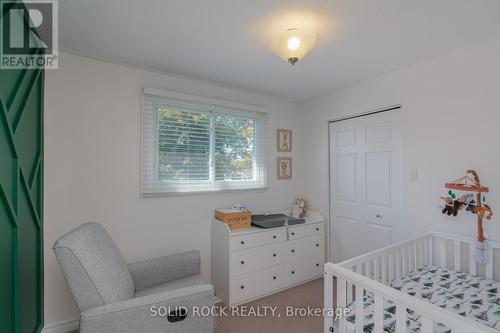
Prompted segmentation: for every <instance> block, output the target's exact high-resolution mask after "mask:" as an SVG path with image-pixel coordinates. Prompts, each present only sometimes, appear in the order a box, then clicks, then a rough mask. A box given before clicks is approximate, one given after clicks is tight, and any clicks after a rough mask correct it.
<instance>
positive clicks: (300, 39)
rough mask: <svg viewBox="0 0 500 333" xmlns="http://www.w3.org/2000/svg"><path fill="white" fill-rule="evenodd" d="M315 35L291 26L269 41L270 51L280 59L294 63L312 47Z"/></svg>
mask: <svg viewBox="0 0 500 333" xmlns="http://www.w3.org/2000/svg"><path fill="white" fill-rule="evenodd" d="M315 43H316V36H315V35H314V34H313V33H310V32H306V31H301V30H299V29H296V28H293V29H288V30H287V31H284V32H282V33H281V34H279V35H278V36H276V37H275V38H274V39H273V40H272V42H271V51H273V52H274V53H276V54H277V55H278V56H279V57H280V58H281V59H283V60H285V61H288V62H289V63H291V64H292V65H295V63H296V62H297V61H299V60H300V59H302V58H304V56H305V55H306V54H307V53H308V52H309V51H310V50H311V49H312V48H313V46H314V44H315Z"/></svg>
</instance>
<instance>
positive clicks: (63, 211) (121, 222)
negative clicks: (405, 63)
mask: <svg viewBox="0 0 500 333" xmlns="http://www.w3.org/2000/svg"><path fill="white" fill-rule="evenodd" d="M143 86H150V87H157V88H163V89H169V90H174V91H178V92H182V93H188V94H195V95H200V96H205V97H211V98H220V99H224V100H228V101H235V102H240V103H246V104H253V105H260V106H263V107H265V108H267V109H268V110H269V111H270V112H271V114H270V121H269V125H270V130H269V131H270V132H269V177H268V178H269V189H268V190H266V191H247V192H231V193H219V194H210V195H182V196H175V197H157V198H147V199H141V197H140V169H139V167H140V141H141V139H140V131H141V128H140V124H141V116H140V114H141V112H140V110H141V103H140V98H141V94H140V92H141V88H142V87H143ZM45 89H46V91H45V92H46V95H45V96H46V97H45V223H44V229H45V236H44V237H45V322H46V324H47V325H48V326H49V327H51V326H53V325H54V324H55V323H58V322H64V321H66V320H71V319H75V318H76V317H77V315H78V312H77V308H76V305H75V303H74V301H73V298H72V296H71V294H70V292H69V290H68V288H67V285H66V283H65V282H64V280H63V277H62V274H61V272H60V269H59V266H58V264H57V262H56V259H55V257H54V254H53V252H52V250H51V246H52V244H53V242H54V241H55V240H56V239H57V238H58V237H60V236H61V235H63V234H64V233H66V232H67V231H69V230H71V229H72V228H75V227H76V226H78V225H80V224H82V223H85V222H88V221H96V222H99V223H101V224H103V225H104V227H105V228H106V229H107V230H108V231H109V233H110V234H111V236H112V238H113V239H114V240H115V242H116V243H117V246H118V247H119V249H120V250H121V251H122V253H123V255H124V257H125V260H127V261H129V262H130V261H136V260H142V259H147V258H153V257H157V256H162V255H168V254H172V253H176V252H179V251H184V250H191V249H198V250H200V251H201V254H202V273H203V275H205V276H206V277H208V276H209V268H210V262H209V259H210V258H209V254H210V220H211V216H212V214H213V210H214V208H217V207H230V206H231V205H232V204H233V203H235V202H246V203H248V204H249V207H250V208H252V209H256V210H272V209H282V208H288V207H291V204H292V200H293V198H294V196H296V195H299V194H303V193H302V190H303V186H302V184H301V179H302V178H303V177H302V176H303V174H304V173H303V171H304V167H303V164H302V163H301V160H300V159H299V158H298V157H299V156H302V155H303V151H302V147H301V144H300V143H301V142H303V141H304V136H303V132H302V131H301V130H300V129H301V126H302V124H301V122H300V119H301V118H300V115H299V109H298V106H297V105H296V104H293V103H290V102H287V101H282V100H278V99H275V98H271V97H267V96H263V95H259V94H255V93H250V92H245V91H241V90H237V89H230V88H227V87H222V86H220V85H215V84H210V83H207V82H201V81H197V80H193V79H188V78H183V77H179V76H175V75H164V74H157V73H153V72H148V71H144V70H139V69H133V68H128V67H124V66H120V65H114V64H110V63H106V62H100V61H95V60H91V59H88V58H82V57H77V56H73V55H69V54H61V58H60V68H59V69H58V70H50V71H47V73H46V86H45ZM276 128H290V129H292V130H293V140H294V142H293V145H294V146H293V153H291V154H290V153H289V154H283V155H285V156H293V157H295V158H294V161H293V162H294V164H293V173H294V174H293V180H291V181H290V180H280V181H278V180H277V179H276V156H277V153H276V139H275V138H276V134H275V133H276Z"/></svg>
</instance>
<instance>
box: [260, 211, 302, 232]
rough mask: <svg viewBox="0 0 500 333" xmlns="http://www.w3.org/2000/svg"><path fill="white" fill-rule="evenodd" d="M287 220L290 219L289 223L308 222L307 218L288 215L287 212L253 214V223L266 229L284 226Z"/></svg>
mask: <svg viewBox="0 0 500 333" xmlns="http://www.w3.org/2000/svg"><path fill="white" fill-rule="evenodd" d="M285 221H288V225H295V224H301V223H305V222H306V220H305V219H300V218H296V217H292V216H287V215H285V214H261V215H252V224H253V225H254V226H256V227H259V228H264V229H270V228H279V227H283V226H284V225H285Z"/></svg>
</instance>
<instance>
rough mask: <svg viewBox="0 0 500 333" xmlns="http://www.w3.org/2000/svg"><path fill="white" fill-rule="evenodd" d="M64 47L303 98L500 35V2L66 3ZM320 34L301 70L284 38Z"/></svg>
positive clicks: (161, 0) (110, 0)
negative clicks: (284, 56) (291, 32)
mask: <svg viewBox="0 0 500 333" xmlns="http://www.w3.org/2000/svg"><path fill="white" fill-rule="evenodd" d="M59 11H60V12H59V19H60V28H59V34H60V45H61V50H62V51H65V52H69V53H73V54H77V55H82V56H88V57H93V58H98V59H103V60H108V61H111V62H117V63H121V64H128V65H133V66H140V67H147V68H150V69H153V70H159V71H166V72H170V73H176V74H181V75H187V76H190V77H193V78H198V79H203V80H209V81H213V82H217V83H222V84H226V85H231V86H236V87H240V88H245V89H251V90H254V91H258V92H264V93H268V94H272V95H275V96H280V97H287V98H290V99H293V100H296V101H300V100H305V99H310V98H314V97H317V96H320V95H322V94H325V93H328V92H330V91H332V90H335V89H338V88H340V87H343V86H346V85H349V84H353V83H355V82H359V81H362V80H365V79H367V78H370V77H373V76H376V75H379V74H382V73H386V72H389V71H392V70H395V69H398V68H401V67H404V66H408V65H410V64H413V63H417V62H420V61H423V60H426V59H429V58H432V57H435V56H437V55H440V54H443V53H446V52H449V51H451V50H453V49H456V48H458V47H461V46H464V45H466V44H470V43H474V42H477V41H480V40H484V39H488V38H492V37H493V36H498V35H500V0H302V1H299V0H148V1H139V0H61V1H59ZM290 27H299V28H305V29H308V30H311V31H314V32H316V33H317V35H318V42H317V45H316V47H315V48H313V50H312V51H311V52H310V54H309V55H307V56H306V58H304V60H303V61H302V62H300V63H299V64H298V65H296V66H295V67H292V66H291V65H289V64H287V63H286V62H284V61H283V60H281V59H279V58H278V57H277V56H275V55H274V54H272V53H271V51H270V50H269V43H270V40H271V38H272V37H273V36H274V35H275V34H276V33H278V32H280V31H283V30H285V29H287V28H290Z"/></svg>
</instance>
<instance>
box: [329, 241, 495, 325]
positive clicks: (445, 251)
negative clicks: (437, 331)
mask: <svg viewBox="0 0 500 333" xmlns="http://www.w3.org/2000/svg"><path fill="white" fill-rule="evenodd" d="M475 246H476V243H475V240H474V239H471V238H465V237H461V236H455V235H447V234H443V233H432V234H429V235H427V236H423V237H419V238H415V239H411V240H408V241H404V242H401V243H398V244H395V245H392V246H388V247H385V248H382V249H379V250H376V251H373V252H370V253H367V254H364V255H361V256H359V257H356V258H353V259H350V260H347V261H344V262H342V263H339V264H333V263H327V264H325V272H324V274H325V288H324V293H325V295H324V302H325V309H332V308H333V306H334V299H333V298H334V280H333V278H334V277H335V278H336V285H337V293H336V294H337V295H336V306H337V308H345V307H346V306H348V305H349V304H351V303H352V302H355V303H354V304H355V314H356V319H355V322H354V323H353V324H354V326H355V331H356V332H363V311H364V309H363V295H364V292H365V291H370V292H372V293H373V295H374V300H375V304H374V327H373V328H374V329H373V332H375V333H383V320H384V318H383V317H384V312H383V311H384V300H391V301H393V302H394V303H395V304H396V314H395V317H396V332H398V333H404V332H406V309H407V308H408V309H411V310H413V311H415V312H418V313H421V314H422V315H421V316H420V319H419V322H420V324H421V332H422V333H431V332H433V329H434V323H435V322H436V323H442V324H444V325H446V326H448V327H449V328H451V330H452V332H460V333H475V332H485V333H487V332H491V333H493V332H496V333H498V332H499V331H497V330H496V329H493V328H490V327H488V326H485V325H482V324H480V323H477V322H475V321H474V320H472V319H469V318H466V317H463V316H460V315H458V314H456V313H453V312H451V311H449V310H446V309H443V308H441V307H439V306H437V305H434V304H432V303H430V302H427V301H425V300H422V299H419V298H417V297H413V296H410V295H408V294H406V293H404V292H402V291H399V290H397V289H394V288H392V287H390V286H389V285H388V283H389V282H391V281H394V280H396V279H398V278H400V277H402V276H404V275H405V274H407V273H409V272H410V271H412V270H415V269H416V268H418V267H421V266H422V265H435V266H441V267H448V268H452V269H454V270H456V271H462V272H468V273H470V274H471V275H480V276H484V277H486V278H488V279H493V268H494V267H493V249H495V248H500V243H496V242H489V249H488V252H487V257H488V262H489V263H488V264H486V265H478V264H476V262H475V261H474V259H473V255H472V253H473V250H474V247H475ZM360 318H361V319H360ZM334 321H335V318H334V317H332V316H328V315H325V322H324V331H325V333H326V332H334V327H335V326H334V325H335V323H334ZM351 331H352V329H351ZM337 332H339V333H345V332H347V321H346V318H345V317H342V318H340V319H339V321H338V323H337V327H336V328H335V333H337Z"/></svg>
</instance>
